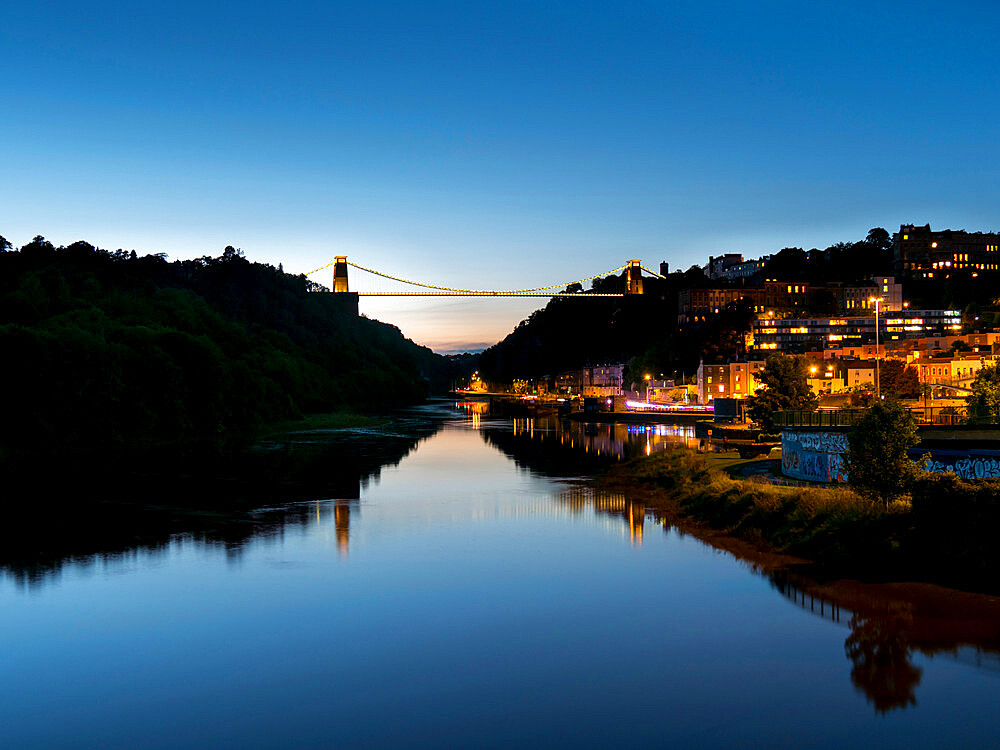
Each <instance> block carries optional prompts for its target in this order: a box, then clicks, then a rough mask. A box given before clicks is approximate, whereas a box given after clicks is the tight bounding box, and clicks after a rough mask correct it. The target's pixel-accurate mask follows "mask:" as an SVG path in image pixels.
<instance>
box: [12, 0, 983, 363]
mask: <svg viewBox="0 0 1000 750" xmlns="http://www.w3.org/2000/svg"><path fill="white" fill-rule="evenodd" d="M3 15H4V17H3V22H2V24H0V93H2V105H0V168H2V175H3V179H2V181H0V234H2V235H4V236H5V237H7V238H8V239H10V240H11V241H12V242H14V243H15V244H16V245H20V244H22V243H23V242H26V241H27V240H28V239H30V238H31V237H32V236H34V235H35V234H43V235H45V236H46V237H48V238H49V239H51V240H52V241H53V242H56V243H57V244H65V243H69V242H72V241H74V240H77V239H87V240H89V241H91V242H93V243H95V244H98V245H101V246H102V247H108V248H118V247H122V248H126V249H132V248H134V249H136V250H137V251H139V252H160V251H163V252H167V253H168V254H169V255H170V257H172V258H184V257H194V256H200V255H205V254H212V255H215V254H218V253H219V252H221V250H222V248H223V247H224V246H225V245H227V244H232V245H235V246H238V247H241V248H242V249H243V250H244V252H245V253H246V255H247V256H248V257H249V258H251V259H254V260H261V261H267V262H272V263H278V262H282V263H283V264H284V267H285V269H286V270H288V271H294V272H304V271H308V270H311V269H312V268H315V267H317V266H320V265H322V264H324V263H326V262H328V261H329V260H332V256H333V255H334V254H347V255H348V256H349V257H350V258H351V259H352V260H355V261H356V262H358V263H361V264H362V265H367V266H371V267H375V268H379V269H385V270H387V271H389V272H390V273H395V274H397V275H401V276H405V277H408V278H415V279H417V280H426V281H430V282H432V283H442V284H450V285H457V286H475V287H501V288H503V287H521V286H536V285H539V284H546V283H557V282H563V281H569V280H572V279H575V278H578V277H580V276H583V275H590V274H592V273H597V272H599V271H602V270H605V269H608V268H613V267H615V266H618V265H620V264H621V263H623V262H624V261H625V260H626V259H628V258H641V259H643V260H644V261H645V262H646V263H647V264H648V265H650V266H651V267H655V264H657V263H659V261H660V260H667V261H669V262H670V263H671V265H672V266H673V267H678V266H680V267H687V266H689V265H691V264H692V263H703V262H704V261H705V258H706V256H707V255H709V254H718V253H721V252H742V253H744V254H745V255H747V256H755V255H759V254H761V253H765V252H770V251H772V250H774V249H777V248H780V247H784V246H787V245H797V246H802V247H806V248H810V247H825V246H827V245H829V244H831V243H832V242H835V241H838V240H846V239H856V238H861V237H863V236H864V234H865V233H866V232H867V230H868V229H869V228H870V227H872V226H885V227H886V228H888V229H889V230H890V231H892V230H893V229H894V228H898V224H899V223H901V222H917V223H925V222H930V223H931V224H932V226H935V227H954V228H968V229H997V228H1000V221H998V220H997V211H998V208H997V207H998V205H1000V204H998V201H997V194H998V191H997V186H998V184H1000V158H998V157H1000V153H998V152H1000V147H998V139H997V137H996V132H997V126H998V123H1000V96H998V94H1000V84H998V76H997V69H998V43H997V41H996V29H997V28H998V27H1000V23H998V22H1000V5H998V4H997V3H993V2H989V3H988V2H964V3H963V2H958V3H953V4H950V5H947V6H946V5H942V4H940V3H926V2H906V3H895V2H882V3H871V2H867V3H853V2H816V3H801V2H772V3H768V2H764V3H759V4H751V3H728V2H699V3H667V2H660V3H643V2H629V3H615V2H602V3H586V2H572V3H544V2H531V3H520V2H505V3H469V2H465V3H434V2H426V3H402V2H396V3H378V2H365V3H335V2H330V3H294V2H284V3H254V2H243V3H220V2H199V3H187V2H183V1H181V2H175V3H172V4H147V3H135V2H130V3H102V2H90V3H45V2H34V3H20V4H16V5H15V4H11V5H10V6H9V7H7V8H6V9H5V11H4V14H3ZM318 280H321V281H324V282H325V283H329V280H328V279H326V278H325V274H324V275H320V276H319V277H318ZM538 304H539V303H538V302H531V303H529V302H527V301H524V300H515V301H506V302H490V303H485V302H483V301H479V300H474V301H471V302H470V301H454V300H451V301H449V300H420V301H402V302H401V301H394V302H390V301H385V302H374V301H365V300H363V301H362V309H363V310H364V311H366V312H367V313H368V314H369V315H372V316H374V317H379V318H381V319H383V320H387V321H389V322H393V323H396V324H397V325H400V327H401V328H402V329H403V330H404V332H405V333H407V334H408V335H410V336H412V337H413V338H415V339H416V340H417V341H420V342H422V343H427V344H429V345H432V346H434V347H435V348H437V349H439V350H448V349H460V348H464V347H467V346H472V347H474V346H482V345H486V344H489V343H492V342H493V341H495V340H497V339H498V338H500V337H502V335H503V334H504V333H506V332H507V331H509V330H510V328H511V327H512V326H513V325H515V324H516V323H517V322H518V321H519V320H520V319H522V318H523V317H525V315H526V314H527V313H528V312H530V310H531V309H533V308H534V307H536V306H537V305H538Z"/></svg>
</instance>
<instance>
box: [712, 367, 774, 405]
mask: <svg viewBox="0 0 1000 750" xmlns="http://www.w3.org/2000/svg"><path fill="white" fill-rule="evenodd" d="M762 369H764V361H763V360H751V361H749V362H727V363H725V364H721V365H706V364H705V363H704V362H702V363H701V364H699V365H698V403H701V404H710V403H712V401H714V400H715V399H717V398H746V397H747V396H752V395H753V394H754V393H755V392H756V391H757V390H759V389H760V387H761V386H760V383H758V382H757V379H756V378H755V377H754V373H757V372H760V371H761V370H762Z"/></svg>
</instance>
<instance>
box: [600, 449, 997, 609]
mask: <svg viewBox="0 0 1000 750" xmlns="http://www.w3.org/2000/svg"><path fill="white" fill-rule="evenodd" d="M713 463H716V464H718V463H719V462H718V461H715V460H714V458H713V457H706V456H703V455H700V454H697V453H695V452H693V451H690V450H686V449H678V450H672V451H667V452H663V453H658V454H653V455H652V456H648V457H642V458H638V459H634V460H632V461H629V462H627V463H625V464H622V465H620V466H617V467H615V468H614V469H612V470H611V471H610V472H609V473H608V474H606V475H605V476H604V477H602V478H601V480H600V482H601V484H602V486H604V487H605V488H607V489H609V490H614V491H618V492H625V493H628V494H630V495H632V496H634V497H637V498H641V499H642V500H643V501H644V502H645V503H646V505H647V507H651V508H653V509H654V510H656V511H659V512H661V513H664V514H666V515H667V516H668V517H671V518H674V519H678V520H685V519H686V520H688V521H694V522H696V523H698V524H704V525H705V526H707V527H709V528H710V529H712V530H715V531H718V532H722V533H724V534H725V535H727V536H728V537H730V538H732V539H736V540H740V541H742V542H744V543H747V544H748V545H749V546H750V549H751V550H752V551H753V552H752V553H751V554H750V555H749V556H750V557H751V558H752V557H753V556H754V553H758V554H759V553H764V554H771V555H773V554H774V553H784V554H785V555H788V556H793V557H795V558H801V559H802V560H805V561H808V565H807V566H806V569H807V570H808V572H809V574H810V575H814V576H816V577H851V578H859V579H862V580H866V581H889V580H909V581H926V582H932V583H937V584H941V585H946V586H953V587H957V588H965V589H970V590H976V591H983V592H990V593H1000V584H998V577H997V571H998V558H1000V549H998V547H997V545H996V541H995V535H996V530H997V528H998V522H1000V480H984V481H977V482H975V483H972V482H966V481H963V480H962V479H959V478H958V477H956V476H955V475H954V474H931V473H927V472H921V473H918V474H917V475H916V476H914V477H913V478H912V479H911V480H910V482H909V487H908V494H906V495H903V496H899V497H896V498H895V499H893V500H891V501H890V502H889V503H888V506H887V505H886V504H885V503H884V502H881V501H878V500H873V499H872V498H871V497H865V496H864V495H862V494H859V493H858V492H856V491H855V490H854V489H851V488H848V487H821V486H815V487H813V486H809V487H803V486H781V485H776V484H773V483H769V482H766V481H761V480H760V479H740V478H737V477H734V476H731V475H730V473H728V472H727V471H725V470H722V469H720V468H713V466H712V464H713ZM722 546H725V545H724V544H723V545H722Z"/></svg>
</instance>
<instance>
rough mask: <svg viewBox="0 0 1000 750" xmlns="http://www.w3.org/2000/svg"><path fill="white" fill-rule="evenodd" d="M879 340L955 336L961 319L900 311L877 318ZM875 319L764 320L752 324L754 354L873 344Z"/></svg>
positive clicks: (945, 314)
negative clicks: (756, 352) (755, 352)
mask: <svg viewBox="0 0 1000 750" xmlns="http://www.w3.org/2000/svg"><path fill="white" fill-rule="evenodd" d="M878 323H879V339H880V342H881V343H883V344H886V345H888V343H889V342H891V341H896V340H901V339H907V338H921V337H926V336H933V335H936V334H937V335H946V334H957V333H959V332H961V330H962V317H961V314H960V313H959V312H958V311H957V310H908V309H904V310H900V311H894V312H891V313H887V314H885V315H880V316H879V319H878ZM874 341H875V317H874V316H865V317H850V316H843V317H824V318H776V317H768V316H765V317H763V318H759V319H757V320H755V321H754V323H753V345H752V348H753V350H755V351H760V352H767V351H769V350H774V351H783V352H792V353H796V352H797V353H802V352H821V351H824V350H826V349H835V348H838V347H850V346H860V345H863V344H869V343H874Z"/></svg>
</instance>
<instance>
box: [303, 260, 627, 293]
mask: <svg viewBox="0 0 1000 750" xmlns="http://www.w3.org/2000/svg"><path fill="white" fill-rule="evenodd" d="M336 262H337V261H333V262H332V263H327V264H326V265H325V266H320V267H319V268H317V269H315V270H313V271H310V272H309V273H307V274H306V276H311V275H312V274H314V273H317V272H318V271H322V270H323V269H324V268H329V267H330V266H332V265H333V264H334V263H336ZM347 265H349V266H353V267H354V268H357V269H358V270H359V271H366V272H367V273H372V274H375V275H376V276H381V277H383V278H385V279H391V280H392V281H399V282H401V283H403V284H412V285H413V286H419V287H423V288H424V289H440V290H441V291H443V292H460V293H463V294H482V295H490V294H503V295H507V294H524V293H526V292H542V291H545V290H546V289H561V288H563V287H569V286H570V285H571V284H580V285H581V286H582V285H583V283H584V282H585V281H593V280H594V279H600V278H603V277H605V276H610V275H612V274H614V273H617V272H618V271H621V270H623V269H624V268H625V266H618V268H612V269H611V270H610V271H608V272H606V273H599V274H596V275H594V276H588V277H587V278H585V279H580V280H579V281H571V282H569V283H567V284H553V285H552V286H537V287H533V288H531V289H508V290H504V291H493V290H489V289H457V288H454V287H450V286H437V285H435V284H422V283H420V282H419V281H410V280H409V279H402V278H400V277H398V276H390V275H389V274H387V273H382V272H381V271H376V270H375V269H373V268H365V267H364V266H359V265H358V264H357V263H352V262H351V261H347Z"/></svg>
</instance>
